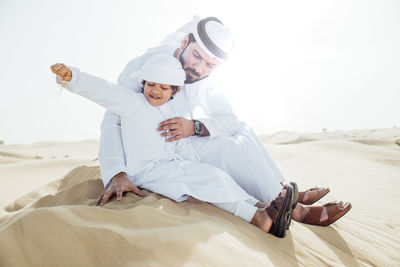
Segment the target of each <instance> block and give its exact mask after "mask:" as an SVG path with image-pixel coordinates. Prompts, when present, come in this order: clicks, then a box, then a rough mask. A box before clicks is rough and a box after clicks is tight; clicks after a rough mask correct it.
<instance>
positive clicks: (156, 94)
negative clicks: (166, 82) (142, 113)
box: [151, 89, 161, 97]
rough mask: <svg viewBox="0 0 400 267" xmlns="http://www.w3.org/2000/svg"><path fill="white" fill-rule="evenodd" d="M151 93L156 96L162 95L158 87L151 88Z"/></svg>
mask: <svg viewBox="0 0 400 267" xmlns="http://www.w3.org/2000/svg"><path fill="white" fill-rule="evenodd" d="M151 94H152V95H153V96H154V97H161V92H160V90H157V89H153V90H151Z"/></svg>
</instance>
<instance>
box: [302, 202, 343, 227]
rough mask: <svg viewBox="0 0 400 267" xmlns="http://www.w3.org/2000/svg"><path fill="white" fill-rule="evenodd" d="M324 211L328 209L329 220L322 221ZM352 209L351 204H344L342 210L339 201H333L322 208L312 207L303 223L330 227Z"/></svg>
mask: <svg viewBox="0 0 400 267" xmlns="http://www.w3.org/2000/svg"><path fill="white" fill-rule="evenodd" d="M324 209H326V212H327V214H328V219H326V220H324V221H321V217H322V212H323V210H324ZM350 209H351V203H350V202H346V203H344V205H343V208H340V207H339V201H332V202H329V203H326V204H324V205H322V206H317V207H310V208H309V211H308V213H307V215H306V216H305V217H304V218H303V220H302V222H303V223H306V224H312V225H319V226H328V225H330V224H332V223H334V222H335V221H337V220H338V219H340V218H341V217H342V216H343V215H345V214H346V213H347V212H348V211H349V210H350Z"/></svg>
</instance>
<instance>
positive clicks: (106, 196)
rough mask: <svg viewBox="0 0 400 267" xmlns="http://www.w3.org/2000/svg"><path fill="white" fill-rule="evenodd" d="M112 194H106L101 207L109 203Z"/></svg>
mask: <svg viewBox="0 0 400 267" xmlns="http://www.w3.org/2000/svg"><path fill="white" fill-rule="evenodd" d="M112 194H113V193H112V192H110V191H109V192H106V193H105V194H104V196H103V200H102V201H101V203H100V206H103V205H104V204H106V203H107V202H108V200H109V199H110V197H111V196H112Z"/></svg>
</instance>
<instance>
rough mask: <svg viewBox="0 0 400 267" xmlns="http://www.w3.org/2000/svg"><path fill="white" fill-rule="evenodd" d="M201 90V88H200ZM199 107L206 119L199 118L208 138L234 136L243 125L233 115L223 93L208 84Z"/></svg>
mask: <svg viewBox="0 0 400 267" xmlns="http://www.w3.org/2000/svg"><path fill="white" fill-rule="evenodd" d="M201 89H203V88H201ZM204 89H206V90H205V91H203V92H205V93H206V96H205V97H204V98H202V101H201V103H200V105H201V106H202V108H203V109H204V111H205V114H206V115H207V116H208V118H200V119H198V120H199V121H201V122H202V123H203V124H204V125H205V126H206V128H207V130H208V132H209V133H210V138H213V137H217V136H221V135H234V134H235V133H236V132H237V131H238V130H240V129H241V128H242V127H243V125H244V123H243V122H241V121H239V120H238V119H237V117H236V115H235V114H234V113H233V110H232V107H231V105H230V104H229V101H228V99H227V98H226V96H225V95H224V93H223V91H222V90H220V89H218V88H214V87H213V86H212V84H208V85H207V88H204Z"/></svg>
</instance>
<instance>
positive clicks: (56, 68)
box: [50, 63, 72, 82]
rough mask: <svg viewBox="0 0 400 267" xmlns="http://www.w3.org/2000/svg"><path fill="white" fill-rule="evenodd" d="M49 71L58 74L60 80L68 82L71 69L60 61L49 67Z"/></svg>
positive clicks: (70, 76) (70, 77)
mask: <svg viewBox="0 0 400 267" xmlns="http://www.w3.org/2000/svg"><path fill="white" fill-rule="evenodd" d="M50 69H51V71H52V72H53V73H54V74H56V75H58V76H60V78H61V80H62V81H64V82H69V81H71V79H72V72H71V70H70V69H69V68H68V67H67V66H65V65H64V64H62V63H56V64H54V65H52V66H51V67H50Z"/></svg>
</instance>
